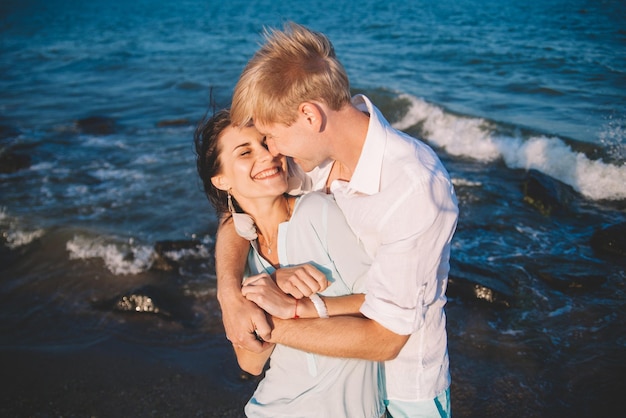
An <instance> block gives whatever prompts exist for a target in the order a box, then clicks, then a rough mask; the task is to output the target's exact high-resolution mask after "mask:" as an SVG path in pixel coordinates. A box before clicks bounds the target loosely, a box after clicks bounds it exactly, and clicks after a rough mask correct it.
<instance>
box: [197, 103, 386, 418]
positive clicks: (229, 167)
mask: <svg viewBox="0 0 626 418" xmlns="http://www.w3.org/2000/svg"><path fill="white" fill-rule="evenodd" d="M195 147H196V154H197V168H198V173H199V175H200V178H201V179H202V182H203V185H204V189H205V193H206V195H207V197H208V198H209V201H210V202H211V203H212V204H213V206H214V207H215V209H216V210H217V212H218V213H220V214H222V215H226V216H228V215H230V216H232V217H233V221H234V223H235V226H236V229H237V231H238V233H240V235H242V236H244V237H245V238H247V239H249V240H250V251H249V254H248V261H247V273H248V274H247V275H248V279H247V280H246V281H245V282H244V286H243V288H242V291H243V293H244V295H246V294H247V293H250V292H252V293H255V292H259V291H261V292H267V299H268V300H270V299H271V301H272V302H271V303H270V304H269V305H271V307H272V309H271V311H270V312H269V313H270V314H272V315H274V316H278V317H281V318H285V319H287V318H299V317H317V316H321V317H324V316H327V314H328V313H330V314H331V315H332V314H335V313H337V312H341V313H352V314H358V309H356V308H354V306H355V304H354V298H352V299H350V298H349V297H348V298H346V299H347V300H346V302H345V303H344V304H343V305H342V303H343V302H342V301H343V300H344V299H342V298H336V299H335V298H332V299H330V298H328V297H335V296H342V295H349V294H353V293H363V291H364V283H363V282H362V280H360V279H361V277H362V274H363V273H364V272H366V271H367V269H368V267H369V259H368V257H367V256H366V255H365V252H364V251H363V250H362V249H361V247H360V246H359V244H358V242H357V240H356V238H355V237H354V235H353V234H352V231H351V230H350V228H349V227H348V225H347V224H346V222H345V219H344V218H343V215H342V214H341V211H340V210H339V208H338V207H337V206H336V204H335V202H334V200H333V199H332V197H331V196H327V195H324V194H321V193H308V194H306V195H303V196H300V197H295V196H291V195H288V194H287V193H286V192H287V190H288V188H289V184H288V169H287V160H286V158H285V157H283V156H277V157H274V156H272V155H271V154H270V153H269V151H268V150H267V146H266V144H265V138H264V137H263V136H262V135H260V134H259V133H258V131H257V130H256V129H255V128H254V127H244V128H236V127H233V126H231V125H230V115H229V112H228V111H226V110H223V111H220V112H218V113H216V114H215V115H214V116H213V117H211V118H210V119H208V120H206V121H203V122H201V124H200V125H199V126H198V129H197V130H196V133H195ZM303 263H310V264H312V265H314V266H315V267H316V268H317V269H318V270H319V271H321V272H323V273H324V274H325V275H326V278H327V279H328V281H329V283H330V285H329V286H328V287H327V288H326V289H325V290H324V291H323V292H321V294H322V295H324V296H325V300H326V302H331V301H332V309H330V308H331V305H330V304H329V305H326V304H325V303H324V301H323V300H321V299H319V298H318V297H317V296H316V295H312V296H311V298H310V299H308V298H304V299H301V300H298V299H296V298H294V297H293V296H291V295H287V294H284V293H282V292H281V291H280V289H278V287H277V286H276V284H275V283H274V282H273V281H272V280H271V278H270V275H271V274H272V273H273V272H274V271H275V269H276V268H278V267H281V268H282V267H287V266H294V265H300V264H303ZM269 305H266V304H264V307H265V309H266V310H268V309H269V308H268V306H269ZM356 306H358V305H356ZM327 307H328V309H327ZM235 353H236V355H237V361H238V362H239V365H240V366H241V367H242V369H244V370H246V371H248V372H250V373H252V374H256V375H259V374H261V373H262V371H263V369H264V366H265V364H266V362H267V360H268V358H271V363H270V367H269V368H268V369H267V371H266V373H265V377H264V378H263V380H262V381H261V382H260V383H259V386H258V387H257V389H256V391H255V392H254V394H253V396H252V398H251V399H250V401H249V402H248V404H247V405H246V408H245V412H246V415H247V416H249V417H280V416H298V417H320V416H332V417H342V416H343V417H372V418H373V417H380V416H381V415H382V414H383V413H384V405H383V404H382V401H381V397H380V395H379V376H378V364H377V363H374V362H370V361H365V360H358V359H343V358H333V357H326V356H320V355H314V354H310V353H305V352H303V351H300V350H295V349H292V348H290V347H286V346H280V345H277V346H274V347H272V348H271V349H270V350H266V351H265V352H263V353H261V354H257V353H252V352H249V351H246V350H244V349H241V348H237V347H235Z"/></svg>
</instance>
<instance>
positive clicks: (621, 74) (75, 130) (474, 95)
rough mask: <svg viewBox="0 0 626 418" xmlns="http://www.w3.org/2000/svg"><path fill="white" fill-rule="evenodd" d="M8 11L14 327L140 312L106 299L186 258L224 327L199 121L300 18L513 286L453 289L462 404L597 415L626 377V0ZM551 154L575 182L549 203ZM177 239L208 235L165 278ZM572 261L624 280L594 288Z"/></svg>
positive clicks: (74, 343) (465, 238) (5, 241)
mask: <svg viewBox="0 0 626 418" xmlns="http://www.w3.org/2000/svg"><path fill="white" fill-rule="evenodd" d="M0 15H1V16H2V18H1V19H0V34H1V38H0V92H1V94H0V147H1V152H2V155H5V156H7V155H10V156H13V157H14V156H18V157H19V156H21V157H22V158H26V159H27V162H26V163H25V164H24V165H23V166H21V168H20V169H16V170H8V169H7V170H4V171H3V172H2V173H0V231H1V232H2V241H1V244H2V251H1V252H0V261H1V262H2V265H0V275H1V276H2V279H1V286H0V298H1V300H2V304H1V305H0V318H1V319H2V321H1V323H2V325H0V327H1V328H2V333H0V347H2V348H4V349H12V348H16V347H17V348H20V347H21V348H33V347H35V348H37V349H43V350H45V349H48V348H55V349H59V347H74V348H75V347H80V346H82V345H89V344H94V343H96V342H97V341H100V340H101V339H103V338H108V337H109V336H110V335H117V334H119V333H120V332H121V331H120V329H119V327H123V326H125V325H123V324H122V325H120V324H119V323H118V322H116V321H115V320H111V319H110V318H111V317H110V316H107V315H104V314H103V313H102V311H100V310H97V309H95V308H94V302H98V301H102V300H105V299H107V298H111V297H114V296H116V295H119V294H122V293H124V292H127V291H131V290H133V289H137V288H141V287H142V286H145V285H147V284H151V285H154V284H156V285H162V284H163V283H164V282H167V286H168V287H167V288H168V289H173V290H172V291H173V292H175V293H180V294H182V295H183V296H184V297H185V298H186V299H185V301H186V302H185V303H187V304H188V305H189V307H190V311H191V317H186V323H187V325H189V324H190V323H191V324H192V325H195V326H196V327H199V328H198V329H200V330H202V331H204V330H205V329H206V323H211V324H213V325H212V326H215V327H217V328H219V311H218V308H217V304H216V303H215V299H214V295H215V277H214V269H213V264H212V259H211V253H212V245H213V243H214V238H215V229H216V216H215V214H214V213H213V211H212V209H211V208H210V205H209V203H208V202H207V200H206V198H205V197H204V195H203V193H202V190H201V186H200V184H199V180H198V178H197V174H196V171H195V156H194V153H193V148H192V137H193V131H194V128H195V124H196V122H197V121H198V120H200V119H201V118H202V117H203V116H204V115H205V114H206V113H207V112H209V113H210V112H212V111H214V109H216V108H221V107H226V106H228V105H229V102H230V95H231V94H232V89H233V87H234V85H235V83H236V81H237V77H238V76H239V74H240V72H241V70H242V69H243V67H244V66H245V64H246V62H247V60H248V59H249V58H250V57H251V56H252V54H253V53H254V51H255V50H256V49H257V47H258V44H259V43H260V42H261V41H262V37H261V33H262V31H263V28H264V27H265V26H269V27H280V26H282V24H283V23H284V22H285V21H288V20H293V21H296V22H298V23H301V24H304V25H307V26H309V27H310V28H312V29H314V30H317V31H320V32H323V33H325V34H326V35H328V37H329V38H330V39H331V41H332V42H333V44H334V46H335V50H336V53H337V55H338V57H339V59H340V60H341V61H342V62H343V64H344V66H345V68H346V71H347V72H348V74H349V76H350V80H351V85H352V88H353V90H354V91H355V92H362V93H365V94H367V95H368V96H370V97H371V98H372V99H373V100H374V102H375V104H377V105H378V106H379V108H380V109H381V111H382V112H383V113H384V114H385V115H386V116H387V117H388V119H389V120H390V121H391V122H392V123H393V124H394V126H395V127H397V128H398V129H401V130H405V131H407V132H409V133H411V134H413V135H415V136H417V137H419V138H420V139H422V140H424V141H426V142H427V143H429V144H430V145H431V146H432V147H433V148H434V149H435V150H436V151H437V153H438V154H439V155H440V156H441V157H442V159H443V161H444V163H445V164H446V166H447V167H448V169H449V171H450V173H451V175H452V177H453V181H454V183H455V186H456V188H457V193H458V195H459V199H460V210H461V215H460V220H459V227H458V230H457V233H456V235H455V238H454V240H453V251H452V253H453V254H452V257H453V270H452V272H451V277H453V276H454V274H455V268H456V271H459V270H462V271H464V276H463V277H462V278H464V279H465V280H467V279H468V277H471V278H472V280H474V282H471V280H470V282H471V283H472V285H476V286H479V288H481V289H486V290H487V291H492V292H495V291H498V292H499V295H500V298H501V299H502V298H503V299H504V302H505V303H503V304H502V305H504V306H505V308H502V305H498V307H497V308H496V304H488V305H487V307H483V306H482V305H481V306H476V305H475V303H474V302H473V301H472V300H471V299H467V298H464V297H462V296H457V295H456V294H454V293H452V292H451V294H450V301H449V304H448V322H449V326H448V329H449V339H450V347H451V361H452V366H451V367H452V373H453V381H454V382H455V383H454V384H453V385H456V386H453V406H454V405H455V404H456V410H457V411H458V415H459V416H519V415H515V413H513V412H511V408H513V409H514V410H516V411H517V412H519V411H520V409H519V408H521V407H522V406H521V405H526V406H524V408H528V410H527V411H525V412H526V415H527V416H533V415H534V416H545V415H546V414H548V415H551V416H557V415H558V413H557V412H555V411H561V412H562V411H566V412H565V413H564V415H563V416H575V415H576V414H583V415H584V414H586V413H587V412H588V413H591V412H592V411H593V408H594V406H595V405H598V404H604V403H605V401H606V400H607V399H605V398H606V397H607V393H608V394H611V393H613V392H612V391H615V393H617V389H616V388H618V389H619V388H620V387H621V388H622V389H623V388H624V386H623V382H622V383H620V382H621V377H619V376H621V375H623V364H622V363H620V361H621V360H620V359H622V360H623V358H624V354H625V353H626V347H625V345H626V341H625V340H624V337H623V329H624V318H625V316H624V308H625V304H624V287H623V285H624V278H625V275H626V273H625V269H624V264H623V263H620V261H619V260H614V259H613V260H607V259H605V258H603V257H601V256H598V255H597V254H595V253H594V252H593V251H592V250H591V248H590V246H589V239H590V236H591V235H592V234H593V233H594V232H595V231H596V230H598V229H599V228H602V227H605V226H609V225H614V224H617V223H620V222H624V220H625V212H624V201H625V200H626V142H625V136H626V135H625V129H626V100H625V97H626V3H624V2H623V1H619V0H615V1H586V0H574V1H571V0H570V1H565V0H546V1H543V2H507V1H498V0H481V1H478V0H456V1H452V0H441V1H437V2H431V1H371V0H363V1H360V2H358V3H357V2H353V1H348V0H336V1H333V2H288V1H276V0H272V1H257V2H253V1H240V0H235V1H228V2H225V1H219V2H218V1H201V0H181V1H176V2H170V1H156V0H155V1H149V0H136V1H118V0H107V1H102V0H93V1H88V2H69V1H60V0H57V1H55V0H48V1H45V2H44V1H37V0H25V1H3V2H2V3H1V4H0ZM529 170H536V171H537V172H539V173H542V175H545V176H547V178H549V179H554V180H557V181H559V182H561V183H562V184H565V185H566V186H567V187H571V190H572V193H574V195H575V200H574V202H573V203H571V205H569V206H568V207H566V208H565V210H564V211H562V212H561V213H560V214H551V215H547V216H546V214H542V213H540V211H539V210H537V209H536V208H534V207H533V206H531V205H529V204H528V203H527V202H525V201H524V195H523V192H522V184H523V181H524V178H525V176H526V175H527V173H528V172H529ZM171 241H184V242H193V243H194V245H192V246H187V247H185V248H184V249H180V248H177V249H173V250H171V251H170V253H169V257H170V259H172V260H176V261H177V262H178V264H176V265H175V266H176V267H175V268H174V269H173V270H172V271H170V272H169V273H167V274H166V278H165V279H164V276H163V275H164V273H163V272H162V271H158V272H155V262H156V261H155V260H157V259H158V257H159V255H158V254H157V252H156V250H155V244H156V243H159V242H171ZM196 244H197V245H196ZM470 266H473V267H474V269H473V270H472V269H471V268H470ZM470 273H471V274H470ZM554 275H556V276H566V277H570V278H571V277H587V278H588V277H598V278H601V281H600V282H599V284H598V286H596V287H594V288H593V289H586V288H585V289H583V290H582V291H580V292H572V291H571V289H569V290H568V289H565V290H564V289H563V288H555V287H554V285H551V284H550V282H547V281H546V280H545V278H546V276H554ZM457 276H458V274H457ZM456 283H457V284H458V283H459V278H458V277H457V281H456ZM485 299H489V298H485ZM492 300H493V299H492ZM103 315H104V316H103ZM77 318H82V319H81V321H82V322H81V321H78V320H77ZM113 318H115V317H114V316H113ZM189 318H191V319H189ZM158 320H159V319H158V318H156V319H155V321H158ZM59 324H66V326H59ZM70 324H71V325H70ZM191 329H193V327H192V328H191ZM135 331H136V330H135ZM136 332H139V331H136ZM168 332H174V333H175V331H172V330H169V331H168ZM201 334H202V332H200V331H197V332H196V331H193V330H192V331H190V328H189V327H187V328H184V329H183V330H181V331H179V333H178V334H176V336H175V337H173V340H172V341H175V342H176V344H192V345H193V344H194V343H195V342H197V341H198V340H201V339H202V337H201ZM134 338H136V340H137V341H139V343H141V344H146V345H147V346H150V345H159V344H167V343H166V342H164V339H163V338H162V336H159V335H158V334H157V335H153V334H151V333H150V334H146V335H143V334H141V333H139V334H137V336H136V337H134ZM172 344H173V343H172ZM591 359H595V360H594V361H593V363H591ZM620 364H622V365H621V366H620ZM617 366H619V367H617ZM620 367H621V368H620ZM580 370H585V372H584V373H580ZM620 370H621V372H620ZM620 373H621V374H620ZM493 382H497V383H498V385H496V386H495V387H494V388H491V387H492V386H488V385H492V383H493ZM590 385H591V387H590ZM620 385H621V386H620ZM487 387H489V388H490V389H487ZM454 389H456V394H457V396H456V398H455V397H454V393H455V390H454ZM607 391H608V392H607ZM509 393H519V395H518V397H517V398H515V399H512V398H511V397H508V396H506V394H509ZM454 399H456V400H454ZM555 399H556V400H555ZM487 405H495V406H493V407H492V408H493V410H494V411H495V412H493V413H487V412H486V411H487V410H488V407H487ZM585 405H586V406H585ZM581 407H585V408H587V409H584V408H583V409H581ZM516 408H517V409H516ZM531 411H533V412H534V414H533V413H531ZM542 411H543V412H542ZM573 411H576V412H575V413H574V412H573ZM548 412H550V413H548ZM583 415H581V416H583Z"/></svg>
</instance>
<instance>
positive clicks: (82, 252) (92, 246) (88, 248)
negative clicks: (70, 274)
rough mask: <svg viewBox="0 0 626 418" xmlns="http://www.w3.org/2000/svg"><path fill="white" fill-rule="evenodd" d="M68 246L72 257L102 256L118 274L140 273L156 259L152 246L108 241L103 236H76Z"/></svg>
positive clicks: (108, 267) (111, 269)
mask: <svg viewBox="0 0 626 418" xmlns="http://www.w3.org/2000/svg"><path fill="white" fill-rule="evenodd" d="M66 248H67V250H68V251H69V253H70V259H71V260H76V259H89V258H100V259H102V261H103V262H104V264H105V266H106V267H107V269H109V271H110V272H112V273H113V274H116V275H126V274H138V273H141V272H143V271H145V270H147V269H149V268H150V266H151V265H152V262H153V261H154V251H153V249H152V247H148V246H142V245H136V244H134V243H133V242H132V241H131V242H130V244H123V245H120V244H114V243H106V242H104V241H103V240H102V239H101V238H87V237H84V236H75V237H74V238H73V239H72V240H70V241H68V242H67V244H66Z"/></svg>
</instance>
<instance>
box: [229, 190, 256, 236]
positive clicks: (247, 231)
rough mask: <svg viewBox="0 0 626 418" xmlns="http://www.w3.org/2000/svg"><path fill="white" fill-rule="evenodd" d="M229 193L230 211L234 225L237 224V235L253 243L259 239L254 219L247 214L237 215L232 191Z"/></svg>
mask: <svg viewBox="0 0 626 418" xmlns="http://www.w3.org/2000/svg"><path fill="white" fill-rule="evenodd" d="M227 193H228V210H229V211H230V214H231V216H232V217H233V224H235V231H237V234H238V235H239V236H240V237H242V238H245V239H247V240H248V241H252V240H255V239H257V233H256V226H255V225H254V221H253V220H252V217H251V216H250V215H248V214H247V213H237V212H236V211H235V207H234V206H233V201H232V198H231V196H230V190H229V191H227Z"/></svg>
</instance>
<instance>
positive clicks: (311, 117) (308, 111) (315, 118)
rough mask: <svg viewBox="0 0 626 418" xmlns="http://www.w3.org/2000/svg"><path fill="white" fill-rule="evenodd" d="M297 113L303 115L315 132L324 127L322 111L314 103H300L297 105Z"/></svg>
mask: <svg viewBox="0 0 626 418" xmlns="http://www.w3.org/2000/svg"><path fill="white" fill-rule="evenodd" d="M298 113H299V114H300V115H301V116H303V117H304V118H305V120H306V123H307V124H308V125H310V126H312V127H314V128H315V130H316V131H317V132H320V131H322V130H323V129H324V125H325V119H324V116H325V115H324V111H323V110H322V109H321V108H320V106H319V105H317V104H316V103H313V102H302V103H300V106H298Z"/></svg>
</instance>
